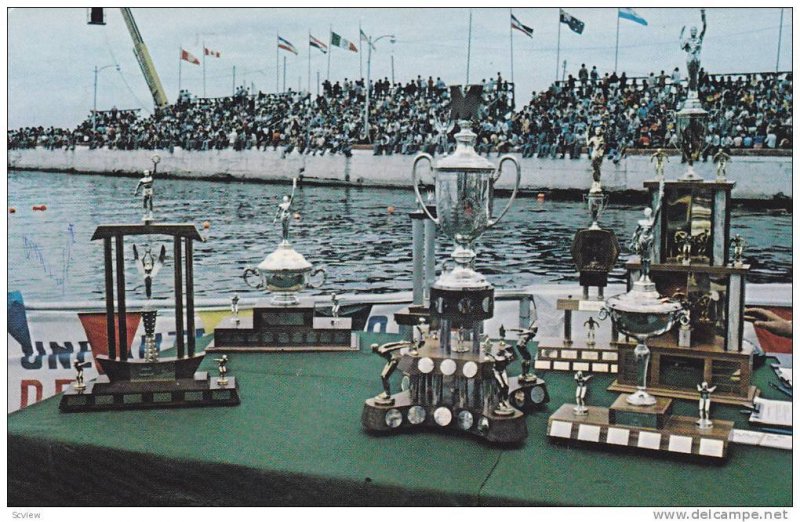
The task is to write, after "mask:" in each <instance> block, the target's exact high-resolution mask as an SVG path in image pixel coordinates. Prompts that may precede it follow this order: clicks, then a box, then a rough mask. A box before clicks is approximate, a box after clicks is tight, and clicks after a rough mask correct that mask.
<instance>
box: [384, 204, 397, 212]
mask: <svg viewBox="0 0 800 522" xmlns="http://www.w3.org/2000/svg"><path fill="white" fill-rule="evenodd" d="M394 210H395V209H394V206H393V205H389V206H388V207H386V212H388V213H389V214H394Z"/></svg>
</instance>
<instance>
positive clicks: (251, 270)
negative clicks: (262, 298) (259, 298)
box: [242, 266, 264, 290]
mask: <svg viewBox="0 0 800 522" xmlns="http://www.w3.org/2000/svg"><path fill="white" fill-rule="evenodd" d="M251 274H252V275H255V276H256V277H258V278H259V282H258V284H255V285H254V284H253V283H252V282H251V280H250V275H251ZM242 279H244V282H245V283H246V284H247V286H249V287H250V288H256V289H258V290H262V289H263V288H264V285H263V284H262V283H261V272H259V271H258V269H257V268H252V267H249V266H248V267H247V268H245V269H244V272H243V273H242Z"/></svg>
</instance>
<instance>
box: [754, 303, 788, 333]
mask: <svg viewBox="0 0 800 522" xmlns="http://www.w3.org/2000/svg"><path fill="white" fill-rule="evenodd" d="M744 320H745V321H750V322H752V323H753V326H757V327H759V328H763V329H765V330H766V331H768V332H770V333H773V334H775V335H779V336H781V337H786V338H788V339H791V338H792V322H791V321H787V320H786V319H784V318H783V317H781V316H779V315H778V314H776V313H775V312H771V311H769V310H765V309H763V308H745V310H744Z"/></svg>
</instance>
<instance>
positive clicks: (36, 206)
mask: <svg viewBox="0 0 800 522" xmlns="http://www.w3.org/2000/svg"><path fill="white" fill-rule="evenodd" d="M31 208H32V209H33V210H38V211H41V212H43V211H45V210H47V205H34V206H33V207H31Z"/></svg>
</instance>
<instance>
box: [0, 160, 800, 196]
mask: <svg viewBox="0 0 800 522" xmlns="http://www.w3.org/2000/svg"><path fill="white" fill-rule="evenodd" d="M157 153H158V154H159V155H160V156H161V159H162V162H161V164H160V165H159V170H160V171H161V172H163V173H166V174H167V175H175V176H181V177H186V178H209V177H228V178H234V179H262V180H280V179H289V178H292V177H294V176H296V175H297V174H298V173H299V172H300V169H301V168H304V169H305V170H304V172H303V176H304V177H305V178H306V179H314V180H319V181H323V182H324V181H330V182H333V183H335V182H342V181H344V180H345V178H346V176H347V175H348V174H349V176H350V181H351V182H353V183H359V182H360V183H363V184H364V185H381V186H387V185H388V186H402V187H409V186H410V184H411V165H412V162H413V160H414V156H401V155H393V156H373V155H372V152H371V151H367V150H355V151H353V156H352V157H351V158H345V157H344V156H343V155H341V154H337V155H334V156H330V155H326V156H323V157H320V156H306V155H303V156H301V155H299V154H297V153H292V154H289V155H287V156H286V157H285V158H281V153H280V151H278V152H273V151H272V150H268V151H266V152H264V151H256V150H247V151H234V150H221V151H216V150H215V151H204V152H198V151H184V150H181V149H175V151H174V152H173V153H169V152H167V151H158V152H157ZM152 155H153V151H147V150H135V151H119V150H105V149H102V150H89V149H87V148H83V147H78V148H77V149H76V150H74V151H64V150H54V151H53V150H45V149H43V148H38V149H26V150H11V151H9V152H8V167H9V168H12V169H13V168H18V169H30V170H34V169H35V170H39V169H41V170H55V171H77V172H86V173H98V174H101V173H102V174H113V173H136V172H140V171H141V169H144V168H148V166H149V165H150V157H151V156H152ZM517 157H518V159H519V155H517ZM491 160H492V161H493V162H496V157H495V155H492V157H491ZM520 161H521V164H522V183H521V187H522V188H524V189H529V190H536V189H578V190H585V189H586V188H587V187H588V186H589V184H590V182H591V168H590V165H589V161H588V160H587V159H586V157H585V155H584V157H582V158H581V159H579V160H569V159H563V160H562V159H537V158H526V159H520ZM685 167H686V166H685V165H681V163H680V158H679V157H677V156H671V157H670V162H669V163H668V164H667V168H666V177H667V179H675V178H677V177H679V176H680V175H681V174H682V173H683V171H684V169H685ZM506 168H508V169H509V170H511V165H510V164H508V163H507V164H506ZM421 169H422V172H426V171H427V168H426V167H424V164H423V167H421ZM695 170H696V171H697V173H698V174H699V175H700V176H702V177H703V178H705V179H709V180H710V179H713V177H714V175H715V174H714V165H713V164H712V163H711V162H710V161H709V162H708V163H699V164H697V165H696V166H695ZM652 177H653V166H652V164H651V163H650V157H649V156H647V155H645V156H629V157H627V158H625V159H624V160H622V161H621V162H620V163H619V165H614V164H613V163H612V162H610V161H606V162H604V164H603V185H604V186H605V187H606V188H607V189H608V190H612V191H613V190H625V189H632V190H641V189H642V182H643V181H644V180H645V179H650V178H652ZM423 179H424V180H427V181H430V177H429V176H427V175H423ZM513 179H514V174H513V172H506V173H505V174H504V175H503V176H502V177H501V179H500V181H499V183H498V187H500V188H511V187H512V186H513ZM728 179H730V180H732V181H736V188H735V189H734V192H733V197H734V198H738V199H769V198H772V197H773V196H774V195H776V194H779V193H782V194H784V195H785V196H789V197H791V196H792V158H791V157H789V156H782V157H767V156H735V157H734V158H733V159H732V161H731V162H730V163H729V164H728Z"/></svg>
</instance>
